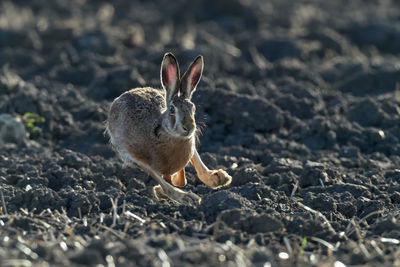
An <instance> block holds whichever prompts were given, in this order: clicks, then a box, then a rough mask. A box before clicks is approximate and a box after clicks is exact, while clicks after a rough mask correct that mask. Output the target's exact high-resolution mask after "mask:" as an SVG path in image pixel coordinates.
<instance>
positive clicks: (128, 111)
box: [108, 87, 165, 134]
mask: <svg viewBox="0 0 400 267" xmlns="http://www.w3.org/2000/svg"><path fill="white" fill-rule="evenodd" d="M164 108H165V100H164V94H163V92H162V91H161V90H157V89H154V88H150V87H145V88H135V89H131V90H129V91H127V92H125V93H123V94H122V95H120V96H119V97H118V98H116V99H115V100H114V102H113V103H112V104H111V108H110V112H109V116H108V117H109V118H108V128H109V131H110V132H111V134H113V133H115V132H116V130H117V129H120V130H122V129H123V132H125V133H126V132H130V133H134V132H136V133H139V132H143V133H146V132H147V131H149V130H150V129H151V128H152V126H153V125H154V122H155V121H156V120H157V119H158V118H159V117H160V116H161V112H162V110H163V109H164Z"/></svg>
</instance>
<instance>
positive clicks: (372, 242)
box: [371, 240, 383, 256]
mask: <svg viewBox="0 0 400 267" xmlns="http://www.w3.org/2000/svg"><path fill="white" fill-rule="evenodd" d="M371 246H372V247H373V248H374V249H375V251H376V252H377V253H378V254H379V255H381V256H383V251H382V249H381V248H380V247H379V246H378V244H377V243H376V241H375V240H371Z"/></svg>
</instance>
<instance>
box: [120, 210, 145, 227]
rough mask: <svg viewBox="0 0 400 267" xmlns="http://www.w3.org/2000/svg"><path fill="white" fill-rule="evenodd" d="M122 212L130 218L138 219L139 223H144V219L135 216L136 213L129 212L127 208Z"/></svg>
mask: <svg viewBox="0 0 400 267" xmlns="http://www.w3.org/2000/svg"><path fill="white" fill-rule="evenodd" d="M124 214H125V215H126V216H129V217H132V218H134V219H136V220H138V221H139V222H140V224H144V223H145V222H146V220H145V219H142V218H140V217H139V216H137V215H136V214H134V213H132V212H130V211H129V210H128V211H125V213H124Z"/></svg>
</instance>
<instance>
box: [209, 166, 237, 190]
mask: <svg viewBox="0 0 400 267" xmlns="http://www.w3.org/2000/svg"><path fill="white" fill-rule="evenodd" d="M207 180H208V183H207V184H208V185H209V186H210V187H211V188H213V189H217V188H220V187H222V186H226V185H229V184H230V183H231V182H232V177H231V176H230V175H229V174H228V173H227V172H226V171H224V170H221V169H219V170H213V171H210V172H209V173H208V179H207Z"/></svg>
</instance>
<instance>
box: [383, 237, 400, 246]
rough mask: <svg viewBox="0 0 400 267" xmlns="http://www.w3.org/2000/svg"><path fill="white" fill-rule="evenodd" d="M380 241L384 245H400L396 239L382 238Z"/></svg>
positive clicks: (399, 241)
mask: <svg viewBox="0 0 400 267" xmlns="http://www.w3.org/2000/svg"><path fill="white" fill-rule="evenodd" d="M380 240H381V242H382V243H392V244H395V245H398V244H400V240H398V239H395V238H386V237H381V239H380Z"/></svg>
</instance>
